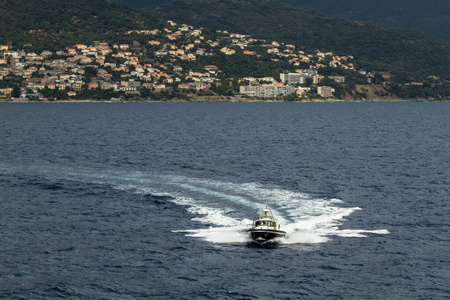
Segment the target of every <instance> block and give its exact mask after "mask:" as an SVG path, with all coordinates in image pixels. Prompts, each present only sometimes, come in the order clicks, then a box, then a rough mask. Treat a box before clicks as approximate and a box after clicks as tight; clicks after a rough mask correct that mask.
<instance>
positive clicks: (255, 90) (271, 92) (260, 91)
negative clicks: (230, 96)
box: [239, 85, 295, 98]
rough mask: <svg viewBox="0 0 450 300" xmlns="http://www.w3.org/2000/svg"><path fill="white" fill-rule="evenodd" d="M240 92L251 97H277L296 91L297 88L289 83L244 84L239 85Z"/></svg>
mask: <svg viewBox="0 0 450 300" xmlns="http://www.w3.org/2000/svg"><path fill="white" fill-rule="evenodd" d="M239 92H240V93H241V94H244V95H248V96H250V97H260V98H276V97H277V96H284V95H290V94H293V93H295V88H294V87H292V86H289V85H244V86H240V87H239Z"/></svg>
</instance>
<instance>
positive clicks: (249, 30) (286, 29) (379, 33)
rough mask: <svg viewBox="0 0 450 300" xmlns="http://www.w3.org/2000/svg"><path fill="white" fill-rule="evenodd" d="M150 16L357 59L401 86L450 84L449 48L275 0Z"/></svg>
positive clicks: (185, 5)
mask: <svg viewBox="0 0 450 300" xmlns="http://www.w3.org/2000/svg"><path fill="white" fill-rule="evenodd" d="M146 11H147V12H148V13H150V14H158V15H159V16H161V17H164V18H170V19H174V20H176V21H183V22H189V23H193V24H194V25H198V26H205V27H208V28H212V29H214V28H217V29H226V30H230V31H236V32H241V33H246V34H252V35H255V36H256V37H259V38H266V39H274V40H279V41H282V42H286V43H292V44H294V45H296V46H297V47H304V48H310V49H322V50H324V51H334V52H337V53H345V54H350V55H354V56H355V57H357V58H358V62H359V64H360V67H362V68H364V69H369V70H374V71H390V72H391V73H392V74H394V75H395V76H396V78H397V80H399V81H405V82H406V81H411V80H421V79H423V78H426V77H427V76H430V75H436V76H439V77H442V78H447V79H450V72H449V71H448V70H449V69H450V58H449V53H450V44H449V43H446V42H444V41H441V40H439V39H437V38H433V37H431V36H428V35H426V34H421V33H419V32H417V31H412V30H407V29H391V28H388V27H382V26H377V25H373V24H366V23H362V22H357V21H350V20H344V19H336V18H331V17H326V16H323V15H319V14H316V13H312V12H306V11H303V10H301V9H297V8H294V7H292V6H290V5H287V4H283V3H282V2H280V1H276V0H259V1H257V0H225V1H224V0H208V1H207V0H174V1H171V2H170V3H167V4H164V5H162V6H159V7H157V8H155V7H150V8H148V9H147V10H146Z"/></svg>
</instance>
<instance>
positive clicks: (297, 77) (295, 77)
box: [280, 73, 312, 84]
mask: <svg viewBox="0 0 450 300" xmlns="http://www.w3.org/2000/svg"><path fill="white" fill-rule="evenodd" d="M306 78H312V76H311V75H310V74H305V73H288V74H285V73H281V74H280V79H281V81H282V82H283V83H291V84H304V83H305V80H306Z"/></svg>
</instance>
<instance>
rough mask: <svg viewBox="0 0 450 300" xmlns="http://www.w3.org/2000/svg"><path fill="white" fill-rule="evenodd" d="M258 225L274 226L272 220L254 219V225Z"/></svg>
mask: <svg viewBox="0 0 450 300" xmlns="http://www.w3.org/2000/svg"><path fill="white" fill-rule="evenodd" d="M258 226H269V227H274V226H275V224H274V222H272V221H256V222H255V227H258Z"/></svg>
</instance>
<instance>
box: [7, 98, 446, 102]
mask: <svg viewBox="0 0 450 300" xmlns="http://www.w3.org/2000/svg"><path fill="white" fill-rule="evenodd" d="M449 101H450V100H434V99H433V100H430V99H364V100H363V99H301V100H297V101H287V100H280V99H256V98H243V97H221V98H208V99H205V98H202V97H199V98H195V99H167V100H152V99H129V100H125V99H113V100H111V99H109V100H108V99H104V100H95V99H80V100H75V99H71V100H53V101H50V100H46V99H44V100H29V99H20V100H14V99H13V100H10V99H0V103H202V102H204V103H213V102H221V103H264V102H267V103H340V102H341V103H349V102H351V103H364V102H449Z"/></svg>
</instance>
